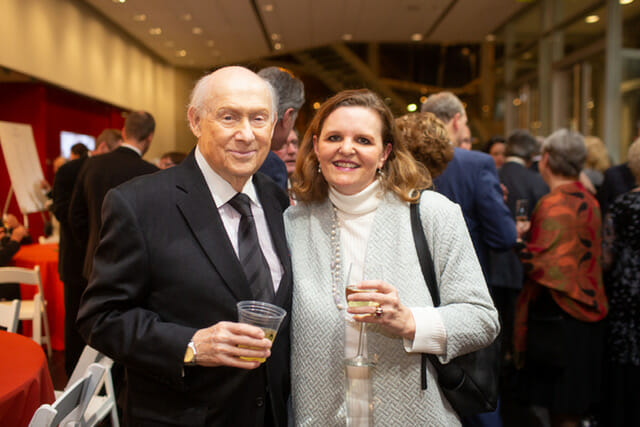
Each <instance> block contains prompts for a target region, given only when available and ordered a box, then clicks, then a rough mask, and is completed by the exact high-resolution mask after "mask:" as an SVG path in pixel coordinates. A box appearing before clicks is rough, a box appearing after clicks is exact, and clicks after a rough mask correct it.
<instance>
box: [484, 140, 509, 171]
mask: <svg viewBox="0 0 640 427" xmlns="http://www.w3.org/2000/svg"><path fill="white" fill-rule="evenodd" d="M506 148H507V146H506V144H505V140H504V138H503V137H501V136H494V137H491V139H490V140H489V141H488V142H487V144H486V145H485V146H484V150H483V151H484V152H485V153H487V154H489V155H490V156H491V157H493V161H494V162H495V164H496V169H498V170H499V169H500V168H501V167H502V165H504V162H505V161H506V160H507V156H506V154H505V151H506Z"/></svg>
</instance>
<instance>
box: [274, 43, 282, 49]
mask: <svg viewBox="0 0 640 427" xmlns="http://www.w3.org/2000/svg"><path fill="white" fill-rule="evenodd" d="M273 48H274V49H275V50H280V49H282V43H276V44H274V45H273Z"/></svg>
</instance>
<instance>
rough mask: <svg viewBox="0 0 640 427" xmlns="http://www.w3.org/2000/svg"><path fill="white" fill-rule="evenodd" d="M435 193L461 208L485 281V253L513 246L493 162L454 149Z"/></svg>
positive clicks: (510, 222) (487, 157) (513, 234)
mask: <svg viewBox="0 0 640 427" xmlns="http://www.w3.org/2000/svg"><path fill="white" fill-rule="evenodd" d="M434 185H435V189H436V191H437V192H439V193H441V194H444V195H445V196H447V197H448V198H449V199H450V200H452V201H453V202H455V203H457V204H459V205H460V207H461V208H462V214H463V215H464V219H465V222H466V223H467V228H468V229H469V234H470V235H471V240H472V241H473V246H474V247H475V250H476V254H477V255H478V260H479V261H480V265H481V267H482V270H483V272H484V274H485V277H487V271H488V270H487V268H488V256H489V254H488V251H489V248H491V249H495V250H507V249H510V248H512V247H513V245H515V243H516V238H517V236H516V226H515V221H514V220H513V218H512V217H511V213H510V212H509V209H507V206H506V205H505V203H504V199H503V196H502V190H501V188H500V181H499V180H498V174H497V171H496V166H495V162H494V161H493V158H492V157H491V156H490V155H488V154H486V153H481V152H478V151H470V150H463V149H461V148H458V147H456V148H455V150H454V154H453V159H452V160H451V161H450V162H449V164H448V165H447V168H446V169H445V170H444V172H443V173H442V175H440V176H439V177H437V178H436V179H435V180H434Z"/></svg>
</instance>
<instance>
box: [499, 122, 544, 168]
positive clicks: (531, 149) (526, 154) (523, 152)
mask: <svg viewBox="0 0 640 427" xmlns="http://www.w3.org/2000/svg"><path fill="white" fill-rule="evenodd" d="M538 151H539V148H538V141H536V138H535V137H534V136H533V135H531V133H529V131H528V130H526V129H517V130H515V131H513V132H512V133H511V135H509V137H508V138H507V141H506V142H505V154H506V155H507V156H515V157H520V158H521V159H523V160H524V161H525V162H528V161H530V160H531V159H532V158H533V156H535V155H536V154H538Z"/></svg>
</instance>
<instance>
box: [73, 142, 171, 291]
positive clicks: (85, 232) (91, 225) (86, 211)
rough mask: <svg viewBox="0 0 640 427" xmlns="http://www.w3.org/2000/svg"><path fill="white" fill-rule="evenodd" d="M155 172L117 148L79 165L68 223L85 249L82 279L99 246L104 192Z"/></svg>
mask: <svg viewBox="0 0 640 427" xmlns="http://www.w3.org/2000/svg"><path fill="white" fill-rule="evenodd" d="M158 170H159V169H158V168H157V167H156V166H154V165H152V164H151V163H149V162H146V161H144V160H142V158H141V157H140V156H139V155H138V153H136V152H135V151H133V150H131V149H130V148H126V147H118V148H117V149H115V150H113V151H112V152H110V153H107V154H103V155H101V156H96V157H91V158H90V159H89V160H87V161H86V162H85V164H84V165H83V166H82V169H81V170H80V175H79V176H78V182H77V184H76V187H75V190H74V191H73V197H72V198H71V207H70V208H69V209H70V211H69V224H71V229H72V231H73V235H74V236H75V238H76V240H77V241H78V242H79V243H80V245H82V246H84V247H86V251H85V258H84V267H83V270H82V272H83V275H84V277H85V278H87V279H88V278H89V274H91V268H92V266H93V253H94V252H95V249H96V247H97V246H98V240H99V237H100V226H101V225H102V221H101V210H102V201H103V200H104V196H105V195H106V194H107V191H109V190H110V189H112V188H114V187H116V186H118V185H120V184H122V183H123V182H127V181H129V180H130V179H131V178H135V177H137V176H140V175H146V174H149V173H153V172H156V171H158ZM160 196H161V194H158V197H160Z"/></svg>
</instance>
